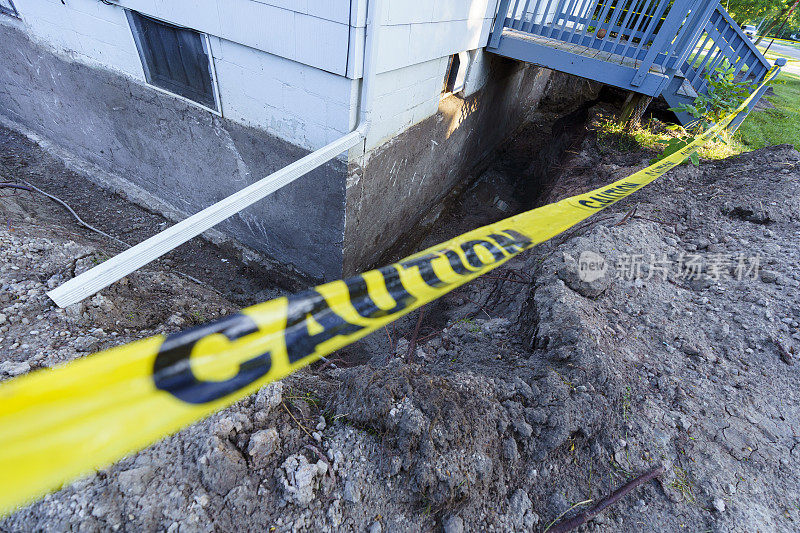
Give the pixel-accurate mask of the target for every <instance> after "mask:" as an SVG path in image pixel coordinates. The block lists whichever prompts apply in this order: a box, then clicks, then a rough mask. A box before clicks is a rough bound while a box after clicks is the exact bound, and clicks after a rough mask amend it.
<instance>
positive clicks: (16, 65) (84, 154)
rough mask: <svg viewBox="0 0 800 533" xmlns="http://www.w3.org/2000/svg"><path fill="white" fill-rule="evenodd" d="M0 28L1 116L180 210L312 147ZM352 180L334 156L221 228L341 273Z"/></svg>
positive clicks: (295, 260)
mask: <svg viewBox="0 0 800 533" xmlns="http://www.w3.org/2000/svg"><path fill="white" fill-rule="evenodd" d="M0 33H2V38H0V113H1V114H3V115H5V116H6V117H7V118H9V119H10V120H12V121H14V122H16V123H18V124H20V125H22V126H24V127H25V128H27V129H29V130H31V131H33V132H34V133H36V134H39V135H41V136H43V137H45V138H47V139H49V140H50V141H51V142H53V143H54V144H55V145H57V146H59V147H61V148H63V149H64V150H66V151H68V152H70V153H72V154H74V155H75V156H76V157H77V158H80V159H83V160H85V161H87V162H89V163H90V164H92V165H95V166H97V167H99V168H100V169H102V170H104V171H106V172H108V173H109V174H111V175H114V176H117V177H118V178H119V180H120V181H121V182H124V181H125V180H127V181H128V182H131V183H133V184H135V185H137V186H139V187H141V188H142V189H144V190H145V191H147V192H149V193H151V194H152V195H154V196H155V197H157V198H159V199H161V200H163V201H164V202H166V203H167V204H168V205H170V206H171V207H174V209H175V210H176V211H178V212H180V213H183V214H185V215H190V214H193V213H195V212H197V211H200V210H201V209H203V208H205V207H207V206H209V205H211V204H213V203H215V202H217V201H219V200H221V199H223V198H225V197H226V196H228V195H230V194H232V193H234V192H236V191H238V190H240V189H242V188H244V187H245V186H247V185H249V184H251V183H253V182H255V181H257V180H259V179H261V178H263V177H264V176H266V175H268V174H270V173H272V172H274V171H276V170H279V169H281V168H283V167H284V166H286V165H288V164H289V163H292V162H294V161H296V160H298V159H300V158H301V157H303V156H304V155H306V154H307V153H308V152H307V151H306V150H303V149H301V148H298V147H297V146H294V145H293V144H291V143H288V142H286V141H283V140H281V139H278V138H277V137H274V136H271V135H269V134H267V133H265V132H263V131H261V130H258V129H254V128H249V127H245V126H242V125H239V124H237V123H234V122H232V121H230V120H227V119H224V118H221V117H219V116H217V115H214V114H212V113H210V112H208V111H206V110H203V109H200V108H198V107H196V106H194V105H192V104H189V103H187V102H184V101H182V100H180V99H178V98H175V97H173V96H170V95H167V94H163V93H161V92H159V91H156V90H153V89H152V88H150V87H147V86H145V85H143V84H142V83H140V82H138V81H136V80H132V79H130V78H129V77H127V76H124V75H121V74H117V73H115V72H112V71H109V70H104V69H100V68H93V67H89V66H86V65H84V64H81V63H77V62H72V61H70V60H69V59H68V58H65V57H62V56H58V55H56V54H54V53H52V52H50V51H48V50H46V49H44V48H43V47H41V46H39V45H38V44H35V43H33V42H32V41H31V40H30V39H29V38H28V37H27V36H26V35H25V34H24V33H22V32H21V31H19V30H17V29H16V28H14V27H12V26H11V25H9V24H3V25H0ZM346 175H347V171H346V165H345V163H343V162H341V161H332V162H331V163H329V164H328V165H326V166H323V167H321V168H319V169H317V170H316V171H314V172H312V173H310V174H308V175H307V176H305V177H304V178H303V179H301V180H298V181H296V182H294V183H292V184H291V185H289V186H287V187H285V188H284V189H282V190H280V191H278V192H277V193H275V194H274V195H272V196H270V197H268V198H266V199H264V200H262V201H261V202H259V203H258V204H256V205H254V206H252V207H250V208H248V209H246V210H245V211H243V212H242V213H240V214H239V215H237V216H235V217H232V218H231V219H229V220H228V221H227V222H225V223H223V224H221V225H220V226H219V227H218V229H220V230H221V231H223V232H225V233H227V234H228V235H231V236H232V237H234V238H235V239H237V240H238V241H240V242H241V243H243V244H245V245H246V246H249V247H251V248H253V249H255V250H257V251H259V252H262V253H264V254H266V255H268V256H270V257H271V258H274V259H275V260H276V261H278V262H281V263H283V264H287V265H292V266H293V267H294V268H295V269H296V270H297V271H298V272H299V273H301V274H304V275H306V276H309V277H311V278H314V279H335V278H338V277H340V276H341V273H342V244H343V243H342V240H343V233H344V218H345V217H344V213H345V180H346ZM123 186H124V183H123ZM154 207H155V206H154Z"/></svg>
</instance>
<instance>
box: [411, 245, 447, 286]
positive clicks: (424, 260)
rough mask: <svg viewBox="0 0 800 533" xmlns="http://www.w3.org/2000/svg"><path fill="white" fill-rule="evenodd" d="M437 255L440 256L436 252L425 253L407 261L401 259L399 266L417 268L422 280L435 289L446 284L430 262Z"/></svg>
mask: <svg viewBox="0 0 800 533" xmlns="http://www.w3.org/2000/svg"><path fill="white" fill-rule="evenodd" d="M437 257H441V256H440V255H439V254H436V253H430V254H425V255H423V256H420V257H416V258H414V259H411V260H408V261H403V262H402V263H400V266H402V267H403V268H405V269H406V270H410V269H412V268H417V269H418V270H419V275H420V276H422V281H424V282H425V283H426V284H427V285H428V286H429V287H433V288H434V289H437V288H439V287H443V286H445V285H447V284H446V283H445V282H444V281H442V280H440V279H439V276H437V275H436V272H434V270H433V263H432V262H433V260H434V259H436V258H437Z"/></svg>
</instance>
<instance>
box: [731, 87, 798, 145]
mask: <svg viewBox="0 0 800 533" xmlns="http://www.w3.org/2000/svg"><path fill="white" fill-rule="evenodd" d="M772 88H773V90H774V91H775V95H774V96H769V97H767V99H768V100H769V101H770V102H772V104H773V105H774V106H775V109H764V110H762V111H756V112H754V113H751V114H750V116H749V117H747V120H745V121H744V124H742V126H741V127H740V128H739V131H738V132H737V133H736V138H737V139H738V140H739V142H741V143H742V144H743V145H744V146H745V147H746V148H747V149H748V150H756V149H758V148H764V147H765V146H772V145H775V144H793V145H794V147H795V148H796V149H798V150H800V76H796V75H794V74H790V73H788V72H785V73H782V74H781V75H780V76H779V77H778V79H777V80H776V82H775V83H774V84H773V86H772Z"/></svg>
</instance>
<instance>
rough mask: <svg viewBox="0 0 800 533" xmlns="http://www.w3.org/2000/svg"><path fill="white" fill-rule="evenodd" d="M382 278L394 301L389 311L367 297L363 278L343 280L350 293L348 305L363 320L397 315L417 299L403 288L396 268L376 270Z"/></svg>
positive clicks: (355, 277)
mask: <svg viewBox="0 0 800 533" xmlns="http://www.w3.org/2000/svg"><path fill="white" fill-rule="evenodd" d="M378 272H380V273H381V275H382V276H383V283H384V285H385V286H386V291H387V292H388V293H389V296H391V297H392V299H394V302H395V306H394V307H393V308H391V309H381V308H380V307H378V306H377V305H376V304H375V300H373V299H372V297H371V296H370V295H369V290H368V289H367V281H366V280H365V279H364V277H363V276H354V277H352V278H350V279H348V280H345V282H344V283H345V285H347V290H348V292H349V293H350V303H351V304H352V305H353V308H354V309H355V310H356V312H357V313H358V314H359V315H361V316H362V317H364V318H381V317H384V316H388V315H394V314H396V313H399V312H400V311H402V310H403V309H406V308H407V307H408V306H410V305H412V304H413V303H414V302H416V301H417V299H416V298H415V297H414V296H412V295H411V294H410V293H409V292H408V291H407V290H406V288H405V287H404V286H403V284H402V282H401V280H400V275H399V274H398V272H397V268H396V267H393V266H388V267H384V268H381V269H380V270H378Z"/></svg>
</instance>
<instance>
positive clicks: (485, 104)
mask: <svg viewBox="0 0 800 533" xmlns="http://www.w3.org/2000/svg"><path fill="white" fill-rule="evenodd" d="M485 68H487V69H488V74H486V82H485V85H484V86H483V88H482V89H480V90H478V91H477V92H475V93H474V94H472V95H471V96H469V97H466V98H460V97H458V96H450V97H448V98H445V99H444V100H442V101H441V103H440V105H439V109H438V112H437V113H436V114H435V115H434V116H432V117H429V118H428V119H426V120H423V121H422V122H420V123H419V124H416V125H415V126H413V127H411V128H410V129H408V130H407V131H405V132H404V133H402V134H401V135H398V136H397V137H395V138H394V139H392V140H391V141H389V142H388V143H386V144H384V145H383V146H381V147H380V148H378V149H376V150H374V151H373V152H372V153H371V154H369V158H368V159H366V161H367V162H366V163H365V164H363V165H361V164H358V162H351V168H350V177H349V179H348V183H347V223H346V230H345V273H353V272H356V271H358V270H360V269H362V268H365V267H369V266H374V265H376V264H377V262H379V261H380V260H381V259H382V255H383V254H384V252H385V251H386V250H387V249H388V248H390V247H392V246H393V245H395V244H396V243H397V242H398V240H399V239H402V238H403V235H404V234H406V233H407V232H408V231H409V230H410V229H411V228H413V227H414V226H415V225H416V224H417V222H418V221H419V220H420V219H422V218H423V217H424V216H425V215H426V214H427V213H428V212H429V211H430V209H431V207H432V206H434V205H436V204H438V203H439V202H441V200H442V199H443V198H444V197H445V196H446V195H447V194H448V193H449V192H450V191H451V190H452V189H453V187H454V186H455V185H457V184H458V183H459V180H462V179H464V177H465V176H467V175H468V173H469V172H470V171H471V170H472V168H473V167H474V166H475V165H476V163H478V162H480V161H481V160H482V159H484V158H485V157H486V156H488V155H489V154H491V153H492V151H493V150H494V149H495V148H496V147H497V146H498V145H499V144H500V143H501V142H503V141H504V140H505V139H506V138H507V137H508V136H509V135H510V134H511V133H512V132H513V131H514V130H515V129H516V128H517V126H519V124H520V123H521V122H522V120H523V119H524V117H525V116H526V115H527V113H529V112H530V111H531V110H532V109H533V108H535V107H536V105H537V104H538V102H539V101H540V100H541V98H542V95H543V93H544V90H545V88H546V86H547V83H548V80H549V79H550V75H551V72H550V71H549V70H546V69H541V68H538V67H532V66H523V65H520V64H519V63H516V62H513V61H509V60H505V59H503V58H500V57H492V58H491V59H489V60H488V62H487V63H486V64H485Z"/></svg>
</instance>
